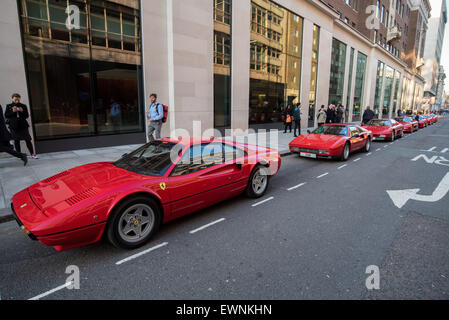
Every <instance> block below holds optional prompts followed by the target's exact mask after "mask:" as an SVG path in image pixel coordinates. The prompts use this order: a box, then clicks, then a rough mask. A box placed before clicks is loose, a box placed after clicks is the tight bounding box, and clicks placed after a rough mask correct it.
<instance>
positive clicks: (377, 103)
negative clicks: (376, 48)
mask: <svg viewBox="0 0 449 320" xmlns="http://www.w3.org/2000/svg"><path fill="white" fill-rule="evenodd" d="M384 67H385V64H384V63H383V62H381V61H379V62H378V63H377V75H376V90H375V92H374V106H373V111H374V114H375V115H376V117H377V118H378V117H379V115H380V97H381V95H382V85H383V79H384Z"/></svg>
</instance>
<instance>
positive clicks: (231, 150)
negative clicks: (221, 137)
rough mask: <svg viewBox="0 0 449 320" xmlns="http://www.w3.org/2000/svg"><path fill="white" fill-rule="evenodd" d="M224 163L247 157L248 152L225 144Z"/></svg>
mask: <svg viewBox="0 0 449 320" xmlns="http://www.w3.org/2000/svg"><path fill="white" fill-rule="evenodd" d="M223 153H224V161H225V162H227V161H230V160H235V159H238V158H241V157H244V156H245V155H246V152H245V151H243V150H242V149H239V148H236V147H234V146H230V145H228V144H223Z"/></svg>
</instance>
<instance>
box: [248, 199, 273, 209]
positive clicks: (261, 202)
mask: <svg viewBox="0 0 449 320" xmlns="http://www.w3.org/2000/svg"><path fill="white" fill-rule="evenodd" d="M273 199H274V197H269V198H268V199H265V200H263V201H260V202H257V203H255V204H253V207H257V206H258V205H261V204H263V203H265V202H268V201H271V200H273Z"/></svg>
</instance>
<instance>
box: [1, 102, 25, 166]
mask: <svg viewBox="0 0 449 320" xmlns="http://www.w3.org/2000/svg"><path fill="white" fill-rule="evenodd" d="M10 140H11V135H10V133H9V131H8V129H6V124H5V119H4V118H3V108H2V106H0V152H6V153H9V154H10V155H12V156H14V157H16V158H19V159H21V160H22V161H23V162H24V165H26V164H27V162H28V157H27V155H26V154H24V153H19V152H16V151H14V149H13V148H12V146H11V145H10V144H9V141H10Z"/></svg>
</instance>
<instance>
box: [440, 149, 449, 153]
mask: <svg viewBox="0 0 449 320" xmlns="http://www.w3.org/2000/svg"><path fill="white" fill-rule="evenodd" d="M448 151H449V148H445V149H443V150H441V153H446V152H448Z"/></svg>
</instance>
